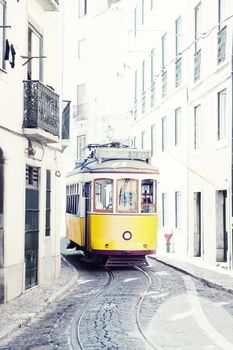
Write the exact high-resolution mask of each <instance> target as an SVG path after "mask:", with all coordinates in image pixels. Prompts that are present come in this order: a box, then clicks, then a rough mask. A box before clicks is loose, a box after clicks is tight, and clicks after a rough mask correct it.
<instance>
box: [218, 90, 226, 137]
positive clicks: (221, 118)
mask: <svg viewBox="0 0 233 350" xmlns="http://www.w3.org/2000/svg"><path fill="white" fill-rule="evenodd" d="M226 136H227V134H226V89H224V90H222V91H220V92H219V93H218V140H221V139H224V138H226Z"/></svg>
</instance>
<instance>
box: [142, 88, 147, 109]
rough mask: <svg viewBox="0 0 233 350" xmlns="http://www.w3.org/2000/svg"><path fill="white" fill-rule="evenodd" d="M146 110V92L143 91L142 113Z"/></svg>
mask: <svg viewBox="0 0 233 350" xmlns="http://www.w3.org/2000/svg"><path fill="white" fill-rule="evenodd" d="M145 110H146V93H145V91H143V93H142V114H144V113H145Z"/></svg>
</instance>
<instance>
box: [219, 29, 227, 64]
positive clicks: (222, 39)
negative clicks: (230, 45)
mask: <svg viewBox="0 0 233 350" xmlns="http://www.w3.org/2000/svg"><path fill="white" fill-rule="evenodd" d="M226 39H227V27H226V26H225V27H223V28H222V29H221V30H220V31H219V32H218V64H219V63H221V62H223V61H224V60H225V58H226Z"/></svg>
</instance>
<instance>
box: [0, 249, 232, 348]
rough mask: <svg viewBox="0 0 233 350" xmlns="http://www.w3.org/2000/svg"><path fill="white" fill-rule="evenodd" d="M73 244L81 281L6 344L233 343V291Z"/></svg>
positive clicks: (201, 345)
mask: <svg viewBox="0 0 233 350" xmlns="http://www.w3.org/2000/svg"><path fill="white" fill-rule="evenodd" d="M80 257H81V256H80V254H77V253H76V252H75V251H71V252H70V254H69V255H66V259H67V261H69V263H70V264H72V265H73V266H75V268H76V269H77V270H78V274H79V277H78V283H77V284H76V285H75V286H74V287H73V288H72V290H70V291H69V292H68V293H66V294H65V295H64V296H63V297H62V298H61V299H60V300H57V301H56V302H54V303H52V304H51V305H50V306H48V307H47V308H46V309H45V310H44V312H42V313H40V314H39V315H38V316H37V317H35V318H34V319H33V321H32V322H31V323H29V324H28V325H27V326H23V327H21V328H20V329H19V330H17V331H16V332H15V333H13V334H12V335H11V336H10V337H8V338H6V339H5V340H2V341H1V342H0V349H1V350H7V349H11V350H14V349H17V350H20V349H23V350H29V349H31V350H32V349H41V350H42V349H47V350H49V349H51V350H52V349H62V350H66V349H67V350H68V349H93V350H99V349H109V350H112V349H120V350H121V349H122V350H126V349H127V350H131V349H138V350H144V349H165V350H167V349H182V350H185V349H229V350H230V349H231V348H232V344H233V333H232V329H233V295H232V294H230V293H227V292H225V291H220V290H217V289H215V288H211V287H208V286H207V285H206V284H204V283H202V282H200V281H198V280H197V279H195V278H192V277H190V276H188V275H186V274H184V273H181V272H179V271H177V270H175V269H173V268H171V267H168V266H166V265H164V264H162V263H160V262H158V261H156V260H155V259H151V258H148V262H149V264H150V265H149V266H148V267H144V268H143V269H142V268H137V267H132V268H112V269H106V268H104V267H98V266H95V265H92V264H90V263H87V262H84V261H82V260H81V259H80Z"/></svg>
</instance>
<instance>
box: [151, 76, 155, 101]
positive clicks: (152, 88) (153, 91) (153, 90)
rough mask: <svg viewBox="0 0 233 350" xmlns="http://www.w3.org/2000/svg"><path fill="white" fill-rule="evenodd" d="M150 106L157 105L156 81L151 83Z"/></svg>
mask: <svg viewBox="0 0 233 350" xmlns="http://www.w3.org/2000/svg"><path fill="white" fill-rule="evenodd" d="M150 99H151V100H150V106H151V107H154V105H155V81H153V82H152V83H151V87H150Z"/></svg>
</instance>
